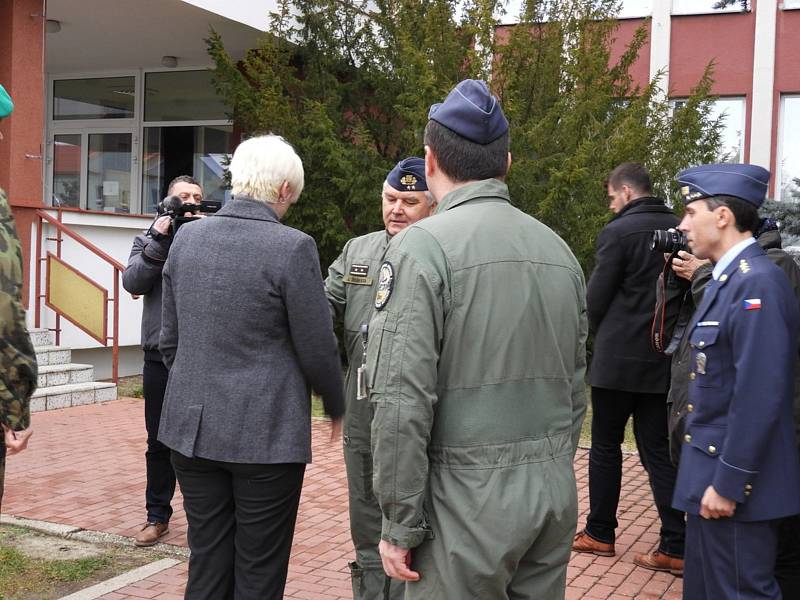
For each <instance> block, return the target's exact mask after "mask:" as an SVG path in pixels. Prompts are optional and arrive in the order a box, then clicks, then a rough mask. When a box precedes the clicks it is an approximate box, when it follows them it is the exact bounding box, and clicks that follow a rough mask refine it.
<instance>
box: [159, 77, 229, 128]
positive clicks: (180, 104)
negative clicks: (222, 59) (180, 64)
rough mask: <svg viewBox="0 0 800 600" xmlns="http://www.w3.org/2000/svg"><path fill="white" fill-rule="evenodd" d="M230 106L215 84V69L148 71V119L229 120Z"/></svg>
mask: <svg viewBox="0 0 800 600" xmlns="http://www.w3.org/2000/svg"><path fill="white" fill-rule="evenodd" d="M226 110H227V109H226V107H225V104H224V103H223V101H222V99H221V98H220V97H219V96H217V93H216V91H215V90H214V86H213V85H212V84H211V71H205V70H203V71H166V72H159V73H147V74H145V98H144V120H145V121H211V120H227V119H228V116H227V115H226V114H225V113H226Z"/></svg>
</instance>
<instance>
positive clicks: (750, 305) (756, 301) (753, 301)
mask: <svg viewBox="0 0 800 600" xmlns="http://www.w3.org/2000/svg"><path fill="white" fill-rule="evenodd" d="M742 308H744V309H745V310H761V298H748V299H747V300H745V301H744V302H742Z"/></svg>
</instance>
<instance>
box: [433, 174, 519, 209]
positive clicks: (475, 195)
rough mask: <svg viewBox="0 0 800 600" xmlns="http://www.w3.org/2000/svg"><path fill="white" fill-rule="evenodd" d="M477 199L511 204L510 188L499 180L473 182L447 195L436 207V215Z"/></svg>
mask: <svg viewBox="0 0 800 600" xmlns="http://www.w3.org/2000/svg"><path fill="white" fill-rule="evenodd" d="M475 199H481V200H486V199H496V200H505V201H506V202H510V200H511V198H510V197H509V195H508V186H507V185H506V184H505V182H503V181H500V180H499V179H483V180H481V181H472V182H470V183H467V184H464V185H462V186H461V187H460V188H458V189H455V190H453V191H452V192H450V193H449V194H447V195H446V196H445V197H444V198H442V201H441V202H440V203H439V206H437V207H436V213H437V214H438V213H441V212H444V211H446V210H450V209H451V208H455V207H456V206H459V205H460V204H464V203H465V202H469V201H470V200H475Z"/></svg>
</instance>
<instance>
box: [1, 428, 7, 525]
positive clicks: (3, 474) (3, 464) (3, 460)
mask: <svg viewBox="0 0 800 600" xmlns="http://www.w3.org/2000/svg"><path fill="white" fill-rule="evenodd" d="M0 432H2V428H0ZM5 483H6V445H5V443H3V438H2V437H0V512H2V510H3V486H4V485H5Z"/></svg>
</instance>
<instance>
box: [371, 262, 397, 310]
mask: <svg viewBox="0 0 800 600" xmlns="http://www.w3.org/2000/svg"><path fill="white" fill-rule="evenodd" d="M393 289H394V267H393V266H392V263H390V262H389V261H388V260H387V261H384V263H383V264H382V265H381V270H380V273H379V274H378V291H377V292H376V293H375V309H376V310H381V309H382V308H383V307H384V306H386V304H387V303H388V302H389V298H391V297H392V290H393Z"/></svg>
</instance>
